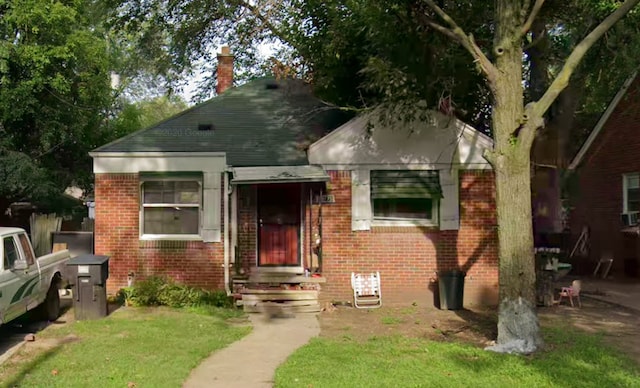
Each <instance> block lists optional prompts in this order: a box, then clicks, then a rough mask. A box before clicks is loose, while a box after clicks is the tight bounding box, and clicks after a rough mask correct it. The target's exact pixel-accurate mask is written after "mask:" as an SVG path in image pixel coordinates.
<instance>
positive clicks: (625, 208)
mask: <svg viewBox="0 0 640 388" xmlns="http://www.w3.org/2000/svg"><path fill="white" fill-rule="evenodd" d="M631 177H640V173H637V172H634V173H629V174H622V214H628V213H629V202H628V200H629V198H628V194H627V190H628V188H629V178H631Z"/></svg>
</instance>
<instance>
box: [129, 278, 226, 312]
mask: <svg viewBox="0 0 640 388" xmlns="http://www.w3.org/2000/svg"><path fill="white" fill-rule="evenodd" d="M118 294H119V295H121V296H122V298H123V299H124V300H125V301H128V303H130V304H132V305H134V306H169V307H178V308H181V307H196V306H215V307H226V308H228V307H232V306H233V299H232V298H231V297H229V296H227V294H226V292H224V291H208V290H204V289H200V288H194V287H189V286H187V285H184V284H179V283H175V282H173V281H172V280H171V279H167V278H164V277H159V276H152V277H149V278H147V279H145V280H142V281H140V282H137V283H135V284H134V285H133V286H132V287H127V288H123V289H121V290H120V291H119V293H118Z"/></svg>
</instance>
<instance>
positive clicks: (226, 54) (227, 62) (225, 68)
mask: <svg viewBox="0 0 640 388" xmlns="http://www.w3.org/2000/svg"><path fill="white" fill-rule="evenodd" d="M217 73H218V74H217V75H218V84H217V85H216V94H222V92H224V91H225V90H227V89H229V88H230V87H231V86H233V54H231V50H230V49H229V46H223V47H222V49H221V50H220V53H219V54H218V71H217Z"/></svg>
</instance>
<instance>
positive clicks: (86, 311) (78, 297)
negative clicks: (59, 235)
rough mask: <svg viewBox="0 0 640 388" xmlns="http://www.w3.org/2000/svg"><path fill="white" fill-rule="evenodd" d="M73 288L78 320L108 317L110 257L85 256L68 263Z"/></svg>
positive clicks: (75, 311)
mask: <svg viewBox="0 0 640 388" xmlns="http://www.w3.org/2000/svg"><path fill="white" fill-rule="evenodd" d="M67 271H68V273H67V274H68V276H67V278H68V279H69V283H70V284H71V286H72V287H73V310H74V313H75V317H76V319H77V320H84V319H97V318H102V317H106V316H107V278H108V277H109V257H108V256H98V255H90V254H84V255H80V256H77V257H74V258H73V259H71V260H69V262H68V263H67Z"/></svg>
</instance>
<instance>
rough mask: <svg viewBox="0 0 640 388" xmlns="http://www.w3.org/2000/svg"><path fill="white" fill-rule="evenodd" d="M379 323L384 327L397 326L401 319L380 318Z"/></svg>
mask: <svg viewBox="0 0 640 388" xmlns="http://www.w3.org/2000/svg"><path fill="white" fill-rule="evenodd" d="M381 321H382V323H383V324H384V325H397V324H398V323H402V319H400V318H398V317H392V316H386V317H382V319H381Z"/></svg>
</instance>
